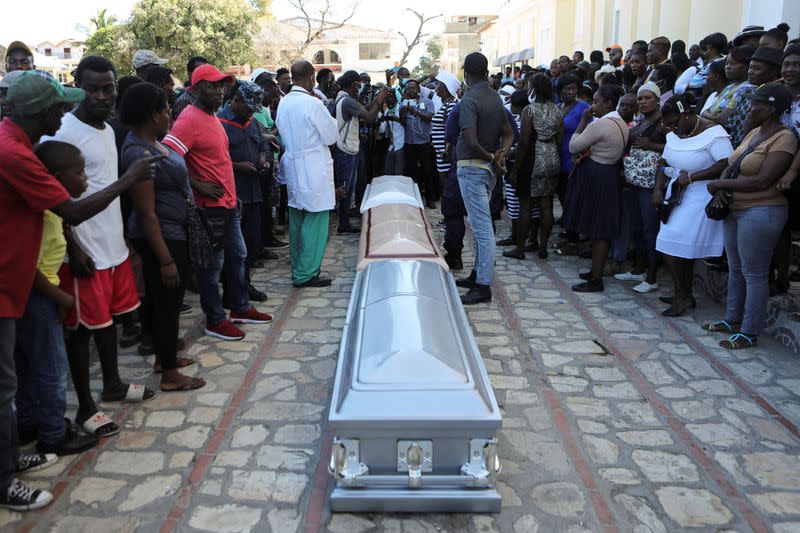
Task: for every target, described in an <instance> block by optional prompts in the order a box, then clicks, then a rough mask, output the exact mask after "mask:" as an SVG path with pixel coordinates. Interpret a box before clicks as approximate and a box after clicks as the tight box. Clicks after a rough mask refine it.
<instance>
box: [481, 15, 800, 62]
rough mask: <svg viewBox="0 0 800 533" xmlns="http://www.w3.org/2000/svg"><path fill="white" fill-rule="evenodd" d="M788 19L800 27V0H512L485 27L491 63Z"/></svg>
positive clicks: (731, 31)
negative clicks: (528, 52)
mask: <svg viewBox="0 0 800 533" xmlns="http://www.w3.org/2000/svg"><path fill="white" fill-rule="evenodd" d="M781 21H786V22H788V23H789V25H790V26H792V34H796V32H797V30H798V29H800V28H799V27H798V26H800V0H508V1H507V2H505V3H504V4H503V5H502V6H501V8H500V12H499V15H498V18H497V20H495V21H494V24H493V25H492V26H491V27H490V28H488V29H485V30H484V31H482V32H481V41H482V42H481V44H482V50H483V51H484V53H487V57H488V58H489V62H490V64H493V62H494V61H495V60H496V59H497V58H500V57H502V56H506V55H508V54H513V53H515V52H518V51H520V50H523V49H525V48H531V47H532V48H534V49H535V51H536V56H535V57H534V59H533V60H531V61H530V63H532V64H542V63H545V64H549V62H550V60H551V59H553V58H555V57H558V56H559V55H568V56H570V57H571V56H572V52H573V51H575V50H581V51H583V52H584V54H586V57H587V59H588V57H589V53H590V52H591V51H592V50H603V51H604V50H605V49H606V47H608V46H610V45H611V44H615V43H618V44H621V45H622V46H623V47H629V46H630V45H631V43H633V41H635V40H637V39H643V40H645V41H649V40H650V39H652V38H654V37H657V36H659V35H665V36H667V37H669V38H670V39H671V40H676V39H682V40H683V41H685V42H686V44H687V45H692V44H695V43H697V42H699V41H700V39H702V38H703V37H705V36H706V35H708V34H710V33H713V32H717V31H721V32H723V33H724V34H725V35H727V36H728V38H729V39H732V38H733V37H734V36H735V35H736V34H737V33H738V32H739V31H740V30H741V28H742V27H744V26H746V25H748V24H760V25H763V26H764V27H766V28H772V27H774V26H776V25H777V24H778V23H779V22H781Z"/></svg>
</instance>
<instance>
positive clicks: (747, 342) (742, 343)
mask: <svg viewBox="0 0 800 533" xmlns="http://www.w3.org/2000/svg"><path fill="white" fill-rule="evenodd" d="M757 344H758V337H754V336H753V337H748V336H747V335H745V334H744V333H736V334H734V335H731V336H730V338H727V339H725V340H721V341H719V345H720V346H722V347H723V348H726V349H728V350H741V349H743V348H752V347H753V346H756V345H757Z"/></svg>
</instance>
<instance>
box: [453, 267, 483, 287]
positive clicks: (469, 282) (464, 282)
mask: <svg viewBox="0 0 800 533" xmlns="http://www.w3.org/2000/svg"><path fill="white" fill-rule="evenodd" d="M477 279H478V273H477V272H475V271H474V270H473V271H472V272H470V274H469V276H467V277H466V278H463V279H457V280H456V286H457V287H463V288H465V289H471V288H472V287H474V286H475V285H476V280H477Z"/></svg>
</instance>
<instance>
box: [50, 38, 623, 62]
mask: <svg viewBox="0 0 800 533" xmlns="http://www.w3.org/2000/svg"><path fill="white" fill-rule="evenodd" d="M614 42H616V41H614ZM64 59H72V49H71V48H69V47H67V48H64Z"/></svg>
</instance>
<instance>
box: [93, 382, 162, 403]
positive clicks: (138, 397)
mask: <svg viewBox="0 0 800 533" xmlns="http://www.w3.org/2000/svg"><path fill="white" fill-rule="evenodd" d="M155 397H156V393H155V392H153V391H151V390H150V389H148V388H147V387H145V386H144V385H139V384H137V383H131V384H130V385H128V390H127V391H126V392H125V397H124V398H122V399H120V400H106V399H105V398H103V397H102V396H101V397H100V399H101V400H102V401H103V402H104V403H140V402H146V401H147V400H152V399H153V398H155Z"/></svg>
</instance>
